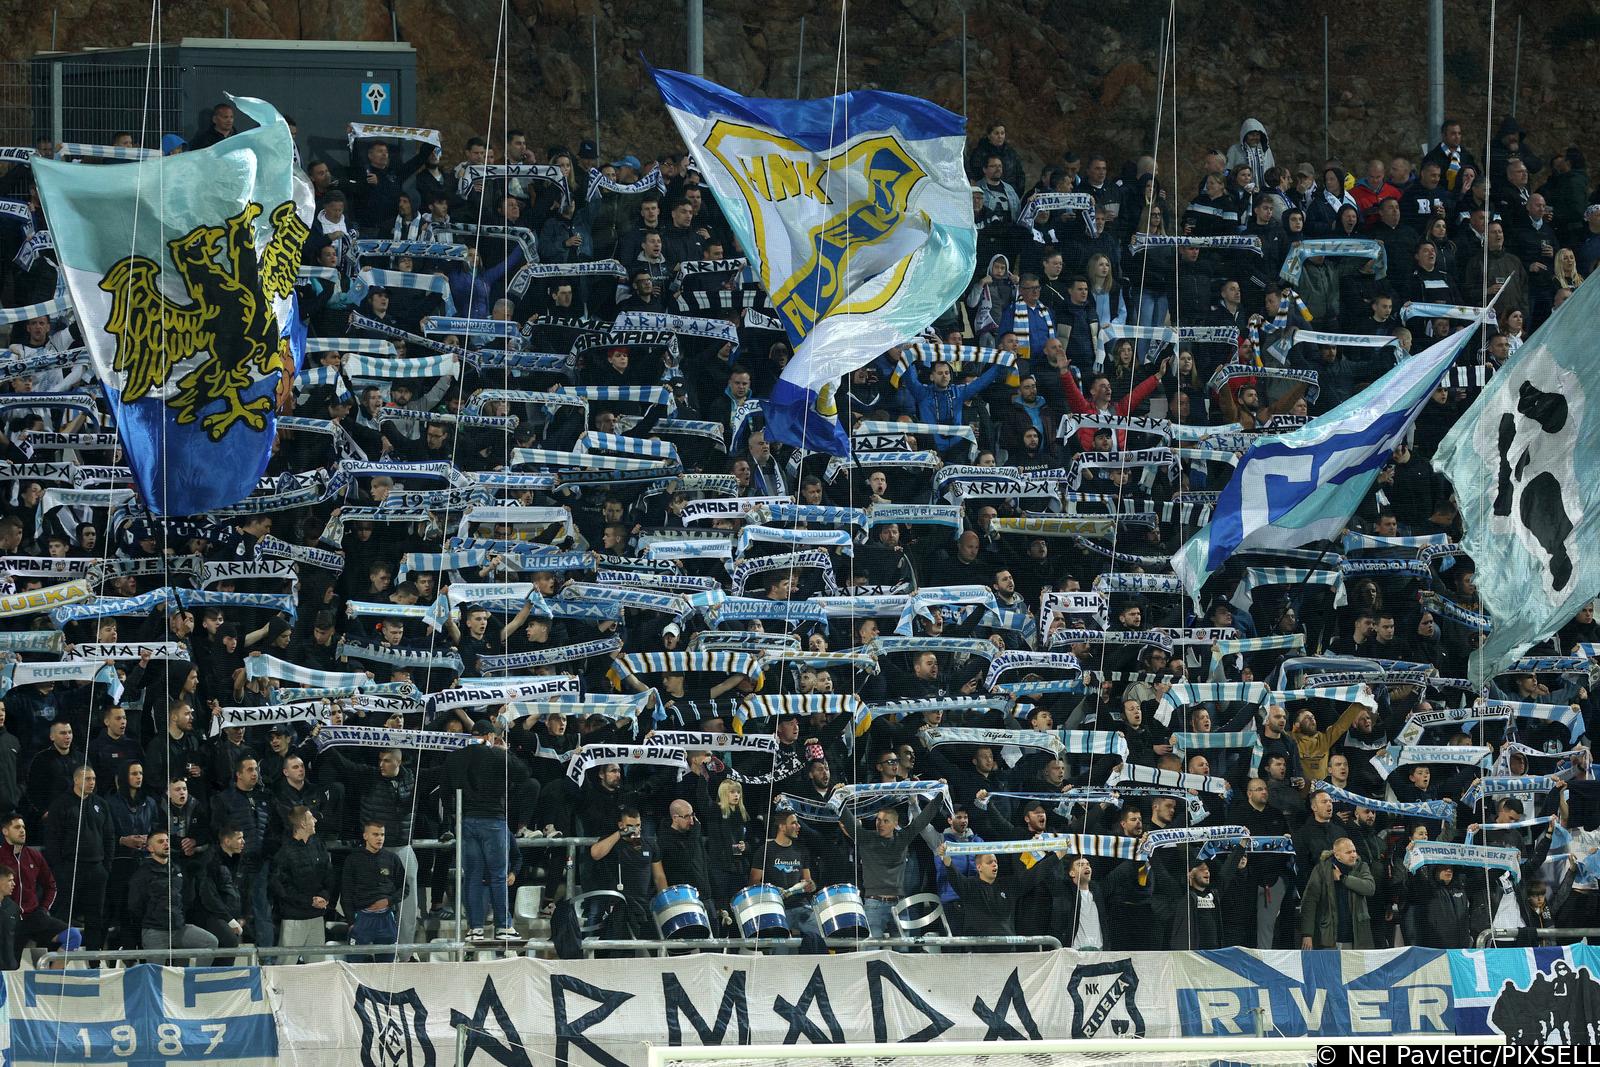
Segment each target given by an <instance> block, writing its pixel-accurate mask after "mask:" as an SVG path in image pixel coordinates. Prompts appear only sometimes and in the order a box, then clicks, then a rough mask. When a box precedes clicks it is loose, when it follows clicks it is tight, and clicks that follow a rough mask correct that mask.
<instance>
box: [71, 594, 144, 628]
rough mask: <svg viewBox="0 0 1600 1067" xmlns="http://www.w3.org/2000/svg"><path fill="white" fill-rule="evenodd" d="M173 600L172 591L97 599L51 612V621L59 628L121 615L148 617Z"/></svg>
mask: <svg viewBox="0 0 1600 1067" xmlns="http://www.w3.org/2000/svg"><path fill="white" fill-rule="evenodd" d="M170 598H171V590H168V589H152V590H151V591H150V592H148V593H140V594H139V595H138V596H125V597H95V598H94V599H93V600H92V601H90V602H89V603H87V604H64V605H62V606H61V607H59V608H52V609H51V610H50V621H51V622H53V623H55V624H56V625H57V626H65V625H66V624H67V623H69V622H79V621H81V620H83V619H101V618H111V617H113V616H121V615H148V614H150V613H151V612H152V611H154V610H156V609H157V608H159V607H164V606H165V605H166V603H167V601H168V600H169V599H170Z"/></svg>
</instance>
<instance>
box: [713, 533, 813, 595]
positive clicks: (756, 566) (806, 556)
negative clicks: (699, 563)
mask: <svg viewBox="0 0 1600 1067" xmlns="http://www.w3.org/2000/svg"><path fill="white" fill-rule="evenodd" d="M729 550H730V551H731V550H732V546H731V545H730V546H729ZM795 570H816V571H819V572H820V577H821V579H822V588H823V591H824V592H825V593H827V594H828V595H830V596H831V595H833V594H835V593H837V592H838V591H839V586H838V580H837V579H836V578H835V577H834V574H833V561H832V560H831V559H829V558H828V553H827V551H826V550H825V549H821V548H802V549H800V550H799V551H797V552H778V553H774V554H773V555H770V556H752V557H751V558H749V559H744V560H740V561H739V562H738V563H736V564H734V565H733V566H732V567H730V568H729V570H728V579H729V584H730V585H731V586H732V587H733V591H734V592H735V593H742V592H744V590H745V587H746V586H747V585H748V583H749V581H750V579H751V578H753V577H755V576H756V575H758V574H766V573H768V572H770V571H795Z"/></svg>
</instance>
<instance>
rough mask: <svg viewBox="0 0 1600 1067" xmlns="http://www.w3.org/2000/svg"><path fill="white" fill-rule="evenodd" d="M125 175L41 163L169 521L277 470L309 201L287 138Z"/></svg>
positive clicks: (109, 383)
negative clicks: (280, 403)
mask: <svg viewBox="0 0 1600 1067" xmlns="http://www.w3.org/2000/svg"><path fill="white" fill-rule="evenodd" d="M234 103H235V105H236V107H237V108H238V109H239V110H240V111H242V112H243V113H244V114H245V115H247V116H248V117H249V118H251V119H253V120H255V121H256V122H257V123H259V126H257V127H256V128H254V129H250V130H246V131H244V132H242V133H237V134H235V135H233V136H232V137H228V138H225V139H224V140H222V141H220V142H218V143H217V144H215V145H213V146H212V147H210V148H206V149H202V150H200V151H196V152H184V153H180V154H178V155H175V156H165V157H160V158H157V159H151V160H147V161H144V162H139V163H129V164H125V165H123V166H118V167H92V166H85V165H83V164H79V163H57V162H49V161H45V160H36V161H35V162H34V174H35V176H36V180H37V182H38V186H39V193H40V198H41V200H42V202H43V204H44V211H45V216H46V218H47V219H48V220H49V223H50V232H51V233H53V234H55V242H56V253H57V256H58V258H59V261H60V264H61V269H62V272H63V274H64V275H65V277H66V282H67V288H68V289H69V291H70V292H71V295H72V303H73V306H74V308H75V309H76V310H77V314H78V322H79V324H80V326H81V328H82V330H83V335H84V340H85V342H86V343H87V345H88V347H89V352H90V355H91V357H92V359H93V362H94V367H95V371H96V373H97V374H98V375H99V377H100V381H101V383H102V384H103V385H104V386H105V390H106V397H107V399H108V400H109V401H110V404H111V411H112V414H113V415H114V416H115V418H116V422H117V430H118V433H119V434H120V435H121V439H122V446H123V450H124V452H125V453H126V455H127V461H128V466H129V467H131V468H132V470H133V476H134V483H135V485H136V486H137V487H138V490H139V495H140V497H141V498H142V499H143V500H144V502H145V504H146V505H147V506H148V507H150V508H151V510H153V511H155V512H157V513H160V514H164V515H194V514H199V513H200V512H204V511H209V510H211V509H213V508H219V507H225V506H227V505H229V504H233V503H236V502H238V501H239V500H241V499H243V498H244V497H246V496H248V495H249V494H250V492H251V490H253V489H254V488H255V485H256V481H257V479H258V478H259V477H260V476H261V474H262V473H263V472H264V471H265V470H266V465H267V461H268V459H269V458H270V455H271V446H272V440H273V436H274V433H275V427H274V420H273V409H274V407H275V405H276V395H277V393H278V389H279V385H280V383H281V382H291V381H293V379H294V375H295V373H296V371H297V370H298V367H299V356H300V353H301V352H303V350H304V333H303V331H301V332H299V333H297V334H295V335H294V336H298V338H299V342H300V343H299V348H298V349H297V348H296V346H295V345H294V343H293V340H292V337H291V331H292V330H293V328H294V327H296V325H297V322H296V317H295V314H294V312H295V306H294V295H293V294H294V282H295V275H296V272H297V270H298V269H299V265H300V250H301V246H302V245H303V244H304V243H305V239H306V237H307V236H308V235H309V234H310V228H309V227H310V223H311V219H312V215H313V212H312V206H311V190H310V186H309V185H307V184H306V183H305V181H304V179H302V178H298V177H297V176H296V174H295V170H294V141H293V139H292V138H291V136H290V134H289V127H288V125H287V124H286V123H285V122H284V120H283V118H282V117H281V116H280V115H279V114H278V113H277V111H275V110H274V109H273V108H272V106H271V105H270V104H267V103H265V102H264V101H261V100H253V99H250V98H248V97H239V98H237V99H236V100H235V101H234Z"/></svg>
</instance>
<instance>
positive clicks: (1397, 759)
mask: <svg viewBox="0 0 1600 1067" xmlns="http://www.w3.org/2000/svg"><path fill="white" fill-rule="evenodd" d="M1489 759H1490V757H1489V749H1488V748H1487V747H1485V746H1482V745H1401V746H1399V747H1398V748H1395V747H1392V746H1391V747H1385V748H1381V749H1379V750H1378V754H1377V755H1375V756H1373V757H1372V769H1373V770H1375V771H1377V772H1378V776H1379V777H1380V778H1387V777H1389V776H1390V775H1391V774H1393V773H1394V771H1395V768H1396V767H1409V766H1412V765H1414V764H1418V763H1448V764H1450V765H1452V766H1458V767H1483V768H1485V769H1487V768H1488V766H1489Z"/></svg>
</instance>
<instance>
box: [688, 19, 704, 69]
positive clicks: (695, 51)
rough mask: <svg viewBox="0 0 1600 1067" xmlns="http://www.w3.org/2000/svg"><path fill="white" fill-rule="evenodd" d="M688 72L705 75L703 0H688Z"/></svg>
mask: <svg viewBox="0 0 1600 1067" xmlns="http://www.w3.org/2000/svg"><path fill="white" fill-rule="evenodd" d="M689 73H690V74H693V75H694V76H695V77H697V78H703V77H705V76H706V8H705V0H689Z"/></svg>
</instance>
